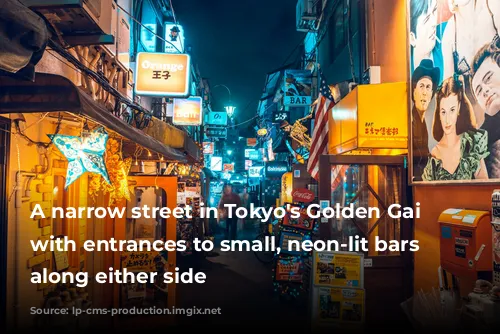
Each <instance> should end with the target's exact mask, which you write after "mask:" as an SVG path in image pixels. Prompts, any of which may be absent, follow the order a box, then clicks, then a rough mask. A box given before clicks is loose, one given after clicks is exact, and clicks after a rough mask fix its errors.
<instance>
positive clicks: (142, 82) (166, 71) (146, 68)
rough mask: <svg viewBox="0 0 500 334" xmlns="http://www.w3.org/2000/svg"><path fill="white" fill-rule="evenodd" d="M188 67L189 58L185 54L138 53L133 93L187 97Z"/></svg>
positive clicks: (189, 63)
mask: <svg viewBox="0 0 500 334" xmlns="http://www.w3.org/2000/svg"><path fill="white" fill-rule="evenodd" d="M190 67H191V58H190V56H189V55H187V54H168V53H154V52H139V53H138V54H137V65H136V79H135V83H136V84H135V92H136V93H137V94H138V95H147V96H165V97H184V96H187V95H189V81H190V73H191V71H190Z"/></svg>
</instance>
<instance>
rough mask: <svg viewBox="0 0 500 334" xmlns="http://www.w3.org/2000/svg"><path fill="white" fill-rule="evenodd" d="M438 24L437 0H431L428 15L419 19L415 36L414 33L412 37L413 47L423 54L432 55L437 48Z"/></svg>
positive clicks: (423, 15) (425, 14) (424, 14)
mask: <svg viewBox="0 0 500 334" xmlns="http://www.w3.org/2000/svg"><path fill="white" fill-rule="evenodd" d="M424 1H425V0H424ZM437 24H438V15H437V0H431V1H430V3H429V9H428V10H427V13H423V14H422V15H420V17H419V18H418V19H417V26H416V31H415V34H413V33H412V34H411V37H410V39H411V44H412V46H413V47H414V48H416V49H419V50H421V52H423V53H430V52H431V51H432V50H433V49H434V47H435V46H436V27H437Z"/></svg>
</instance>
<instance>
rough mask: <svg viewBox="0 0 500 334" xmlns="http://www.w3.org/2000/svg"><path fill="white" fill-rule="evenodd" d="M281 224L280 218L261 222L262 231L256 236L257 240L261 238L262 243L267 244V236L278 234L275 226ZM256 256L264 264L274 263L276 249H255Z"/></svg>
mask: <svg viewBox="0 0 500 334" xmlns="http://www.w3.org/2000/svg"><path fill="white" fill-rule="evenodd" d="M277 226H279V225H278V220H274V221H272V222H271V223H268V222H265V223H264V222H261V224H260V232H259V234H257V237H255V240H259V241H260V242H261V243H262V244H265V242H266V237H274V236H275V235H276V233H275V228H276V227H277ZM253 253H254V254H255V257H256V258H257V260H259V261H260V262H262V263H264V264H269V263H272V262H273V261H274V259H275V257H276V254H275V253H274V251H265V250H263V251H254V252H253Z"/></svg>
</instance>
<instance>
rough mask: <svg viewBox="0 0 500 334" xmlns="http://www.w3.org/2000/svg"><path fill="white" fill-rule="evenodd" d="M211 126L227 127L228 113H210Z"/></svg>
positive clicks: (209, 122) (209, 121)
mask: <svg viewBox="0 0 500 334" xmlns="http://www.w3.org/2000/svg"><path fill="white" fill-rule="evenodd" d="M207 124H209V125H222V126H225V125H227V112H225V111H211V112H209V113H208V122H207Z"/></svg>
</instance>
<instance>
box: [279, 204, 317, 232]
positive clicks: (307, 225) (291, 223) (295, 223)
mask: <svg viewBox="0 0 500 334" xmlns="http://www.w3.org/2000/svg"><path fill="white" fill-rule="evenodd" d="M283 226H284V227H292V228H298V229H301V230H307V231H310V230H312V229H313V227H314V219H313V218H310V217H309V216H308V215H307V211H306V208H302V209H301V210H300V217H299V218H292V217H291V214H287V215H286V216H285V217H284V218H283Z"/></svg>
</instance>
